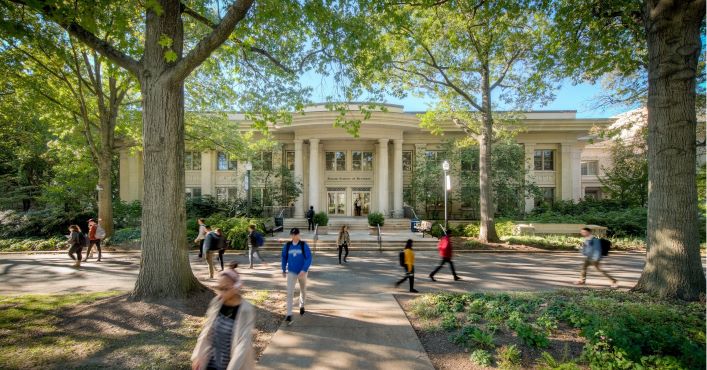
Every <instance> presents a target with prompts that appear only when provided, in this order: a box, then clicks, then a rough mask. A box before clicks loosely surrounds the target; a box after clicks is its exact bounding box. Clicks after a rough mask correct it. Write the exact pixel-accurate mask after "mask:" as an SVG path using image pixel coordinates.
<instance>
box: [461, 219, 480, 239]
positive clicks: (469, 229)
mask: <svg viewBox="0 0 707 370" xmlns="http://www.w3.org/2000/svg"><path fill="white" fill-rule="evenodd" d="M479 232H480V228H479V223H478V222H472V223H470V224H468V225H466V226H464V236H468V237H470V238H478V237H479Z"/></svg>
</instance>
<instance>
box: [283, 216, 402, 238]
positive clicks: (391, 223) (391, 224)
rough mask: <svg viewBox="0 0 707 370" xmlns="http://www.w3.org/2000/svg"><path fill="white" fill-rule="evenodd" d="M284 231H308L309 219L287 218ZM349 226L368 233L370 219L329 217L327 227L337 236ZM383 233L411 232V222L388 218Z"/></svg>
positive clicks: (382, 228) (351, 228)
mask: <svg viewBox="0 0 707 370" xmlns="http://www.w3.org/2000/svg"><path fill="white" fill-rule="evenodd" d="M283 225H284V227H283V229H284V230H285V231H288V230H290V229H291V228H293V227H297V228H299V229H300V230H307V219H306V218H286V219H285V220H284V222H283ZM343 225H347V226H348V227H349V231H354V230H359V231H367V230H368V229H369V226H368V218H366V217H335V216H330V217H329V225H328V226H327V228H328V232H329V233H330V234H335V233H338V232H339V229H340V228H341V226H343ZM381 230H382V231H383V232H386V231H388V232H394V231H404V230H410V220H409V219H407V218H388V219H386V220H385V223H384V225H383V227H381Z"/></svg>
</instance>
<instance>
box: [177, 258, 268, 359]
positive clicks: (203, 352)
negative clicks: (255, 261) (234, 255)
mask: <svg viewBox="0 0 707 370" xmlns="http://www.w3.org/2000/svg"><path fill="white" fill-rule="evenodd" d="M237 266H238V264H237V263H233V264H232V265H231V266H229V269H228V270H226V271H224V272H222V273H221V276H220V277H219V281H218V285H217V286H216V297H215V298H214V299H213V300H211V303H210V304H209V308H208V310H207V311H206V322H205V323H204V327H203V328H202V330H201V333H200V334H199V339H197V341H196V347H194V351H193V352H192V355H191V361H192V365H191V368H192V370H209V369H215V370H249V369H254V368H255V352H254V351H253V334H252V332H253V328H254V327H255V309H254V308H253V305H251V304H250V303H249V302H248V301H247V300H245V299H243V297H242V296H241V288H242V285H243V284H242V281H241V278H240V275H239V274H238V272H236V270H235V268H236V267H237Z"/></svg>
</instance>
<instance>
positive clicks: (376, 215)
mask: <svg viewBox="0 0 707 370" xmlns="http://www.w3.org/2000/svg"><path fill="white" fill-rule="evenodd" d="M383 224H385V216H383V214H382V213H380V212H372V213H369V214H368V225H370V226H376V225H380V226H383Z"/></svg>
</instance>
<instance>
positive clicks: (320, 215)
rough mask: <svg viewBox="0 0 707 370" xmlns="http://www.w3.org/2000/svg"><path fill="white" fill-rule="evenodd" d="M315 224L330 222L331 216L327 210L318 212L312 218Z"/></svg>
mask: <svg viewBox="0 0 707 370" xmlns="http://www.w3.org/2000/svg"><path fill="white" fill-rule="evenodd" d="M312 220H313V221H314V224H315V225H319V226H326V225H328V224H329V216H328V215H327V214H326V213H325V212H317V213H316V214H315V215H314V218H313V219H312Z"/></svg>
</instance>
